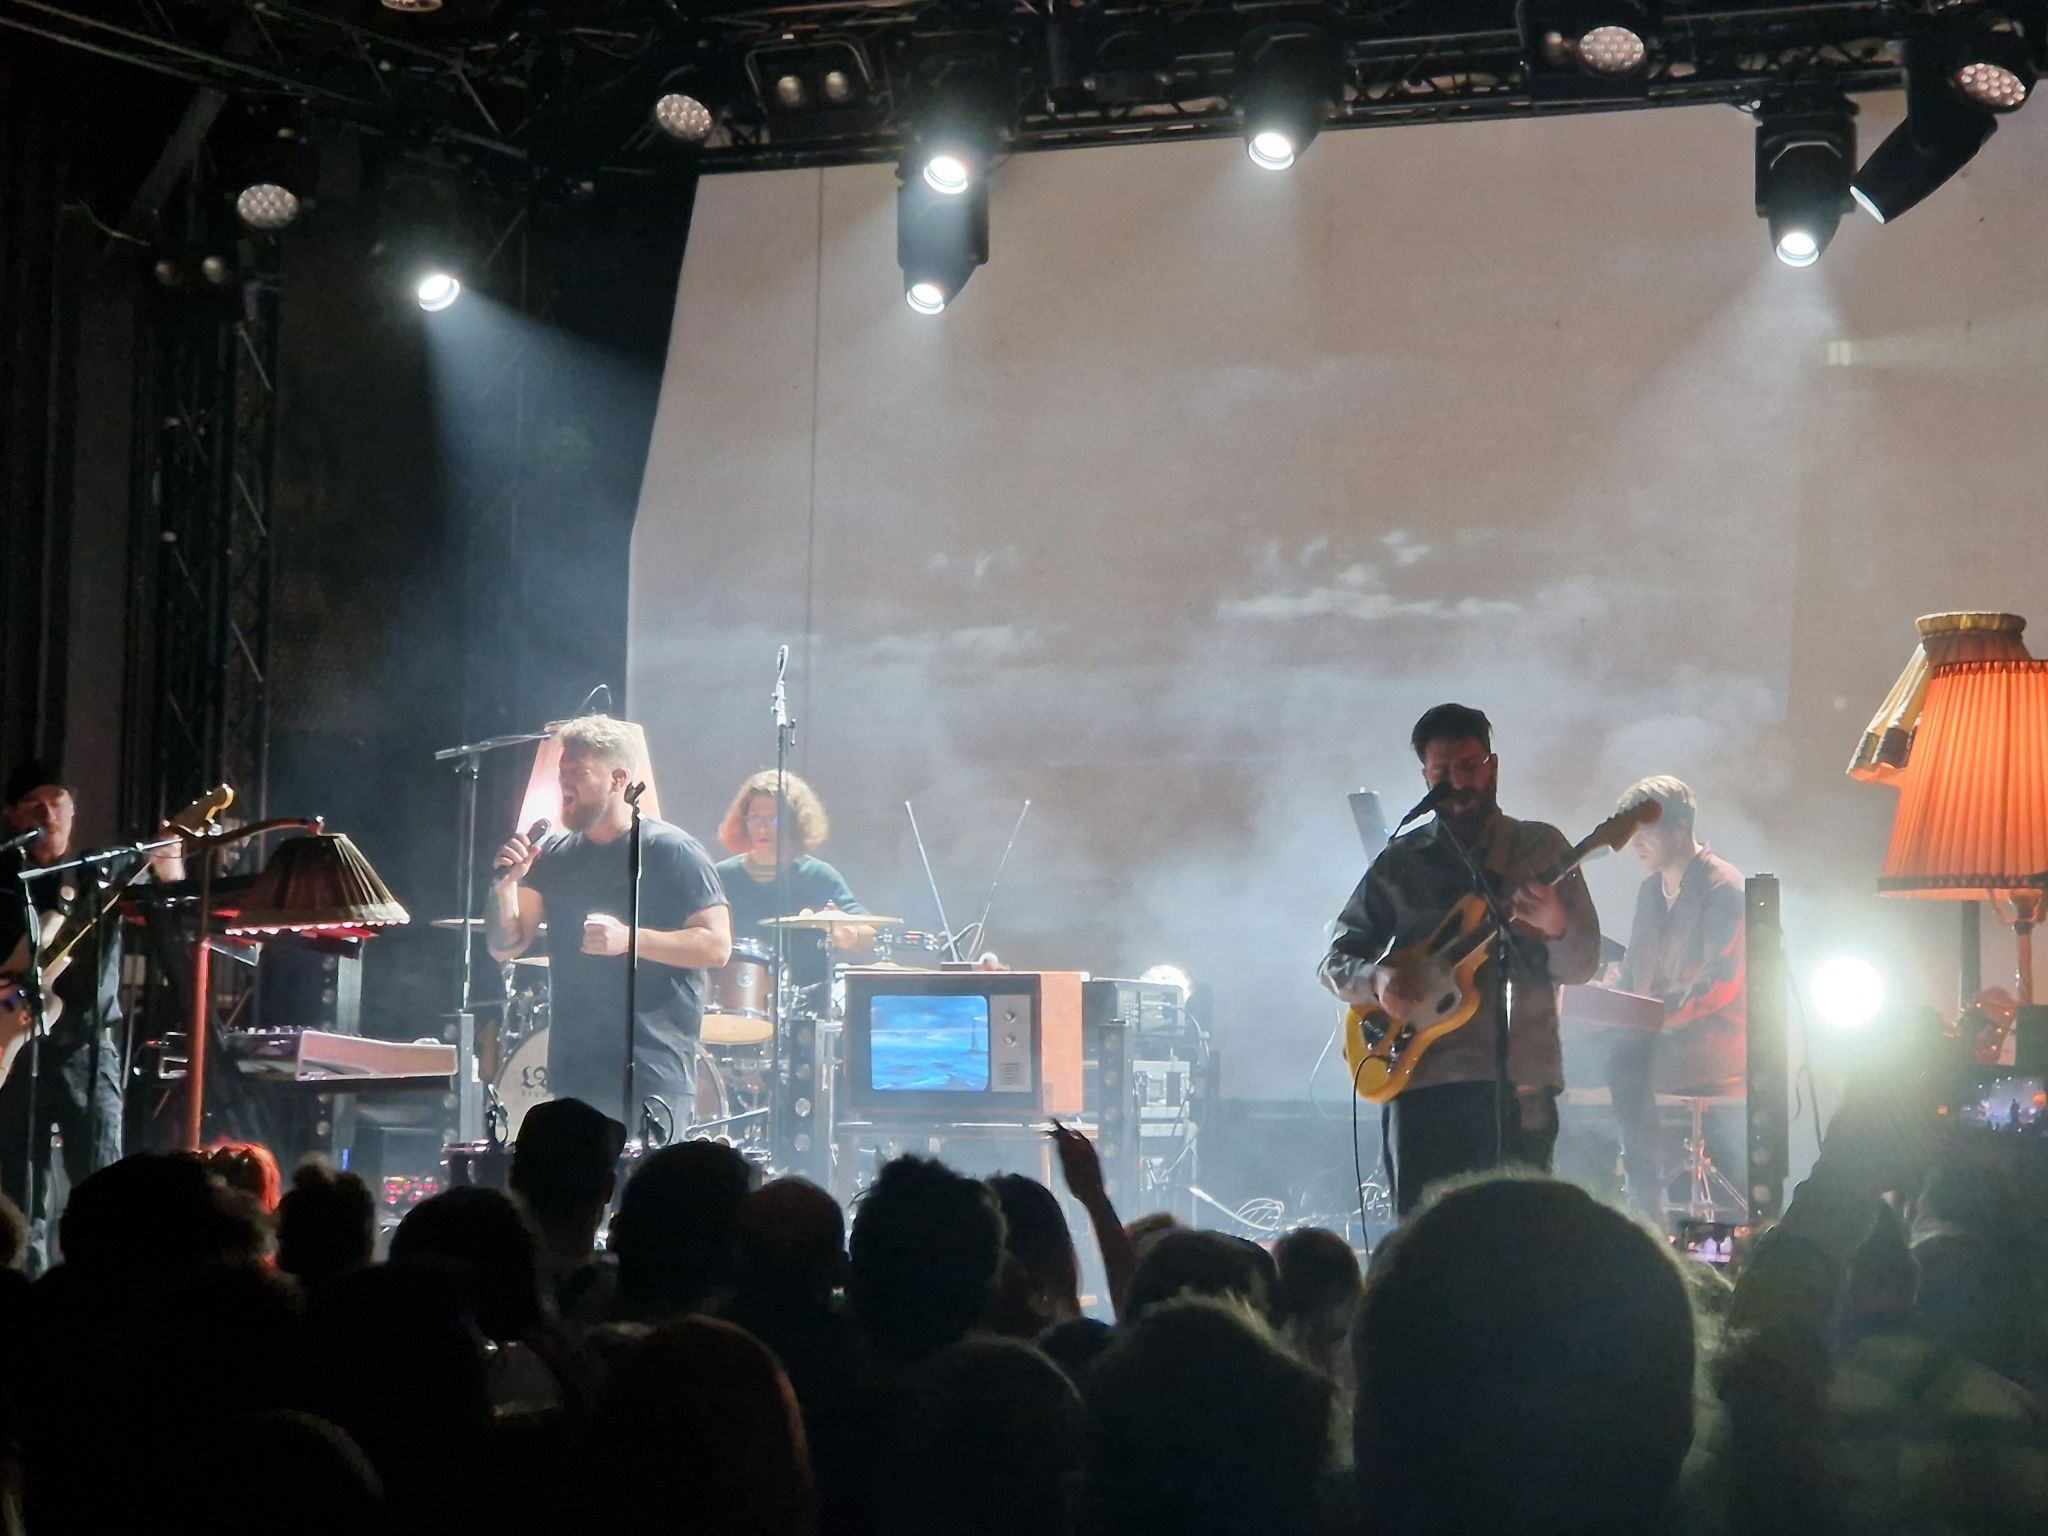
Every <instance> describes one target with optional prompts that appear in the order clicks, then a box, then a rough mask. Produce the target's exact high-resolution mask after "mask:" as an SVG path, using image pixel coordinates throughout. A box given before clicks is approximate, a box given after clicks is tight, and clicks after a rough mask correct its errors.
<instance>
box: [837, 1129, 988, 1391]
mask: <svg viewBox="0 0 2048 1536" xmlns="http://www.w3.org/2000/svg"><path fill="white" fill-rule="evenodd" d="M1002 1257H1003V1216H1002V1212H1001V1210H1000V1209H999V1208H998V1207H997V1205H996V1201H995V1196H994V1195H993V1194H991V1193H990V1192H989V1189H988V1186H987V1185H985V1184H983V1183H982V1182H981V1181H980V1180H978V1179H969V1178H963V1177H962V1176H961V1175H959V1174H957V1173H955V1172H954V1171H953V1170H952V1169H950V1168H948V1167H947V1166H946V1165H945V1164H944V1163H941V1162H938V1161H936V1160H934V1159H931V1158H922V1157H899V1158H896V1159H895V1160H893V1161H892V1162H890V1163H888V1164H886V1165H885V1166H884V1167H883V1169H882V1171H881V1173H880V1174H879V1175H878V1176H877V1177H876V1179H875V1182H874V1183H873V1184H871V1185H869V1186H868V1188H867V1190H866V1191H865V1193H863V1194H862V1195H861V1197H860V1200H859V1203H858V1204H857V1206H856V1207H855V1210H854V1217H853V1242H852V1246H851V1254H850V1265H849V1269H848V1275H847V1298H848V1300H849V1301H850V1302H851V1303H852V1305H853V1311H854V1315H855V1317H856V1319H857V1320H858V1322H859V1324H860V1327H861V1331H862V1332H863V1333H864V1334H865V1335H866V1336H867V1339H868V1342H869V1343H870V1344H871V1345H873V1347H874V1348H875V1350H876V1351H877V1352H878V1353H879V1354H881V1355H882V1356H883V1357H885V1358H887V1359H890V1360H894V1361H898V1362H910V1361H916V1360H922V1359H923V1358H925V1357H926V1356H927V1355H930V1354H933V1353H934V1352H936V1351H938V1350H940V1349H943V1348H945V1346H946V1345H948V1344H951V1343H953V1342H954V1341H955V1340H957V1339H959V1338H961V1337H962V1336H964V1335H965V1334H966V1333H967V1331H968V1330H969V1329H970V1328H972V1327H974V1325H975V1324H976V1323H978V1322H980V1321H981V1317H982V1314H983V1312H984V1311H985V1310H986V1309H987V1306H988V1299H989V1288H990V1286H992V1285H993V1284H994V1282H995V1277H996V1270H997V1268H998V1266H999V1265H1000V1264H1001V1262H1002Z"/></svg>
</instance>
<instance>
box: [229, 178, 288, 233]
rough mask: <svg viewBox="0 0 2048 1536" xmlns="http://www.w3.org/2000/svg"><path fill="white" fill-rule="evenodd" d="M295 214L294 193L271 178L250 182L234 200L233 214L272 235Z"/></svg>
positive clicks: (253, 227)
mask: <svg viewBox="0 0 2048 1536" xmlns="http://www.w3.org/2000/svg"><path fill="white" fill-rule="evenodd" d="M298 216H299V196H298V194H297V193H296V192H294V191H292V189H291V188H290V187H281V186H279V185H278V184H277V183H276V182H274V181H258V182H252V183H250V185H248V186H246V187H244V188H242V191H241V195H240V196H238V197H237V198H236V199H235V217H236V218H238V219H240V220H241V221H242V222H243V223H244V224H246V225H248V226H249V227H250V228H251V229H255V230H261V231H262V232H264V233H265V234H275V233H276V232H277V231H278V230H280V229H283V228H284V227H285V226H286V225H288V224H290V223H291V221H292V220H293V219H296V218H297V217H298Z"/></svg>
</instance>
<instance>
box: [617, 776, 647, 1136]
mask: <svg viewBox="0 0 2048 1536" xmlns="http://www.w3.org/2000/svg"><path fill="white" fill-rule="evenodd" d="M646 793H647V784H646V781H645V780H641V781H640V782H638V783H634V784H628V785H627V786H626V804H628V805H630V806H631V807H632V808H633V826H632V830H631V831H630V832H629V833H628V834H627V838H628V841H627V844H626V1097H625V1100H624V1101H623V1102H624V1108H625V1112H626V1120H625V1123H626V1124H628V1125H632V1126H637V1127H639V1130H640V1144H641V1145H642V1146H643V1147H647V1148H648V1149H649V1150H650V1151H651V1150H653V1142H654V1134H653V1129H654V1116H653V1115H652V1114H643V1113H642V1111H641V1107H640V1102H639V1100H638V1099H637V1098H635V1097H634V1092H633V1088H634V1084H633V1042H634V1034H635V1032H636V1027H637V1025H638V1024H639V1020H640V797H641V796H642V795H644V794H646Z"/></svg>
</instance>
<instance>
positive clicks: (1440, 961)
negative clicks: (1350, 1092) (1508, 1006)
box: [1344, 895, 1491, 1104]
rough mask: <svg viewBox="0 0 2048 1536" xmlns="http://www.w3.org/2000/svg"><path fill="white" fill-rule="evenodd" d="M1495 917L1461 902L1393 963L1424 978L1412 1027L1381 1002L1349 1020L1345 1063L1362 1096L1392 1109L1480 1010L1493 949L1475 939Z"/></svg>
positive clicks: (1470, 901)
mask: <svg viewBox="0 0 2048 1536" xmlns="http://www.w3.org/2000/svg"><path fill="white" fill-rule="evenodd" d="M1489 918H1490V914H1489V913H1488V912H1487V910H1486V903H1485V902H1483V901H1481V900H1480V899H1479V897H1478V896H1476V895H1474V896H1467V897H1465V898H1464V899H1463V900H1461V901H1460V902H1459V903H1458V904H1457V905H1456V906H1455V907H1453V908H1451V910H1450V912H1449V913H1448V914H1447V915H1446V916H1445V918H1444V920H1443V921H1442V922H1441V923H1438V924H1437V926H1436V931H1435V932H1434V933H1432V934H1431V935H1430V936H1429V937H1428V938H1427V939H1425V940H1423V941H1422V942H1421V943H1420V944H1411V945H1410V946H1409V947H1408V948H1406V949H1397V950H1395V951H1394V952H1393V953H1392V954H1391V955H1389V956H1387V959H1386V964H1388V965H1390V966H1399V967H1404V968H1412V969H1413V971H1414V973H1415V974H1416V975H1418V976H1420V977H1422V978H1423V981H1424V985H1423V988H1422V997H1423V1001H1422V1002H1420V1003H1418V1004H1417V1005H1416V1007H1415V1010H1414V1012H1412V1013H1411V1014H1410V1015H1409V1016H1408V1021H1407V1023H1405V1024H1397V1023H1395V1022H1394V1020H1393V1017H1392V1016H1391V1015H1390V1014H1388V1013H1387V1012H1386V1011H1385V1010H1384V1009H1382V1008H1380V1007H1378V1006H1377V1005H1375V1004H1365V1005H1361V1006H1357V1007H1354V1008H1352V1009H1350V1010H1349V1011H1348V1012H1347V1013H1346V1014H1345V1015H1344V1064H1345V1065H1346V1066H1347V1067H1349V1068H1350V1069H1351V1083H1352V1086H1353V1087H1354V1088H1355V1089H1356V1090H1357V1092H1358V1096H1359V1097H1360V1098H1362V1099H1367V1100H1369V1101H1371V1102H1372V1103H1374V1104H1384V1103H1386V1102H1387V1101H1388V1100H1390V1099H1392V1098H1394V1097H1395V1096H1396V1095H1397V1094H1399V1093H1400V1092H1401V1090H1402V1089H1403V1088H1406V1087H1407V1086H1408V1080H1409V1078H1411V1077H1413V1076H1414V1075H1415V1069H1416V1068H1417V1067H1418V1066H1420V1065H1421V1063H1422V1058H1423V1057H1424V1056H1425V1055H1426V1054H1428V1051H1429V1048H1430V1047H1431V1046H1432V1045H1434V1044H1435V1043H1436V1042H1437V1041H1438V1040H1441V1039H1442V1038H1443V1037H1444V1036H1445V1035H1448V1034H1449V1033H1450V1032H1451V1031H1452V1030H1454V1029H1459V1028H1462V1027H1463V1026H1464V1025H1465V1024H1467V1023H1469V1022H1470V1021H1471V1018H1472V1015H1473V1014H1475V1013H1477V1012H1478V1011H1479V988H1478V987H1477V985H1475V978H1476V977H1477V976H1478V975H1479V968H1480V966H1482V965H1484V964H1485V963H1486V957H1487V955H1488V954H1489V953H1491V950H1490V949H1489V948H1488V946H1487V945H1485V944H1483V943H1480V944H1473V943H1471V942H1470V941H1471V939H1472V938H1474V937H1476V936H1477V935H1478V934H1479V933H1480V932H1481V930H1482V929H1484V928H1485V927H1487V926H1488V924H1489Z"/></svg>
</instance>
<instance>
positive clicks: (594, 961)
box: [526, 818, 726, 1125]
mask: <svg viewBox="0 0 2048 1536" xmlns="http://www.w3.org/2000/svg"><path fill="white" fill-rule="evenodd" d="M630 841H631V839H630V838H629V837H625V836H621V837H618V838H615V839H614V840H612V841H611V842H608V843H594V842H591V841H590V840H589V839H588V838H586V837H585V836H584V835H583V834H582V833H580V832H571V833H567V834H563V835H558V836H556V837H553V838H550V839H548V840H547V841H546V842H544V843H543V844H542V847H541V852H540V857H539V858H537V859H535V860H534V863H533V868H532V869H531V870H530V871H528V873H527V876H526V884H527V885H528V886H530V887H532V889H533V890H535V891H536V892H538V893H539V895H540V899H541V905H542V908H543V909H544V912H545V915H546V918H547V925H548V932H547V955H548V992H549V1009H548V1091H549V1092H550V1093H552V1094H553V1095H554V1096H555V1097H556V1098H558V1099H560V1098H576V1099H581V1100H583V1101H584V1102H585V1103H587V1104H592V1105H595V1106H596V1107H597V1108H599V1109H601V1110H603V1111H604V1112H605V1113H606V1114H608V1115H614V1116H618V1117H619V1118H621V1119H622V1120H625V1121H626V1123H627V1124H629V1125H630V1124H633V1123H634V1121H635V1120H636V1119H637V1116H635V1117H627V1116H624V1115H620V1110H621V1108H622V1107H623V1098H622V1096H623V1094H624V1091H625V1074H626V1056H625V1032H626V1031H625V1025H626V957H625V956H624V955H586V954H584V953H583V920H584V918H585V917H586V916H588V915H589V914H591V913H593V912H601V913H604V914H606V915H608V916H611V917H615V918H617V919H618V920H619V921H620V922H622V923H623V922H626V921H627V920H628V918H629V916H630V911H631V906H632V897H631V882H630V880H629V878H628V853H627V849H628V844H629V843H630ZM725 904H726V901H725V892H724V891H723V890H721V889H720V888H719V884H718V875H717V873H716V872H715V871H714V870H713V868H712V864H711V858H710V856H709V855H708V854H706V853H705V851H704V848H703V845H702V844H700V843H699V842H698V841H697V840H696V839H695V838H694V837H692V836H690V834H689V833H687V832H685V831H683V829H682V828H680V827H674V826H670V825H669V824H668V823H667V822H665V821H656V820H653V819H652V818H649V819H648V820H646V821H643V822H642V823H641V855H640V926H641V928H642V929H643V930H645V929H649V928H656V929H663V930H669V929H676V928H681V927H683V926H684V925H685V924H687V923H688V922H689V920H690V919H691V918H692V917H693V916H695V915H696V914H697V913H699V912H701V911H703V910H704V909H705V908H707V907H722V906H724V905H725ZM634 1002H635V1015H636V1017H635V1026H634V1031H633V1044H634V1057H633V1059H634V1072H635V1073H636V1074H643V1073H644V1074H645V1075H646V1078H647V1084H646V1088H645V1090H644V1091H647V1092H655V1093H661V1094H662V1096H663V1097H664V1098H666V1097H668V1096H669V1095H670V1094H671V1093H674V1092H678V1091H680V1090H681V1089H682V1088H683V1087H684V1086H685V1085H686V1084H687V1083H688V1081H689V1072H688V1066H687V1058H688V1053H689V1041H690V1040H691V1039H692V1038H694V1037H695V1035H696V1033H697V1024H698V1020H699V1019H700V1017H701V1016H702V1014H703V1011H704V973H703V972H702V971H700V970H690V969H683V968H681V967H677V966H671V965H662V964H660V963H658V962H657V961H653V960H649V959H648V958H647V957H646V956H644V955H643V956H641V959H640V981H639V988H638V993H637V996H636V997H635V999H634ZM641 1091H642V1089H641V1086H640V1084H639V1083H637V1082H636V1084H635V1092H636V1094H638V1093H639V1092H641ZM671 1107H672V1108H674V1109H675V1110H676V1112H677V1113H678V1114H679V1115H687V1114H688V1112H689V1106H688V1105H687V1104H676V1105H672V1106H671Z"/></svg>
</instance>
